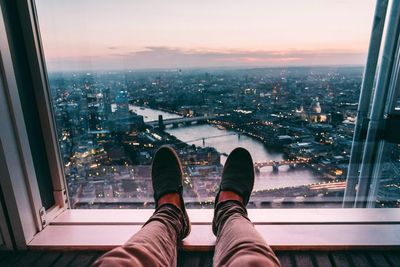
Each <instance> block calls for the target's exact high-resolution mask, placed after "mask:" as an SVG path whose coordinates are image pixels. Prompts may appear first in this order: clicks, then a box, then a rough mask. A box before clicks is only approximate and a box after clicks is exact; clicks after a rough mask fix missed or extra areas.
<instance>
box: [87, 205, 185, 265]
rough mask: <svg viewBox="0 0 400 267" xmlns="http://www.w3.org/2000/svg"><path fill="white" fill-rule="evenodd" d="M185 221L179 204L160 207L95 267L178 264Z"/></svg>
mask: <svg viewBox="0 0 400 267" xmlns="http://www.w3.org/2000/svg"><path fill="white" fill-rule="evenodd" d="M182 221H183V217H182V211H181V210H180V209H178V208H177V207H176V206H175V205H173V204H168V203H167V204H163V205H161V206H159V207H158V208H157V210H156V211H155V213H154V214H153V216H152V217H151V218H150V219H149V220H148V221H147V223H146V224H145V225H144V226H143V228H142V229H141V230H140V231H139V232H137V233H136V234H135V235H134V236H132V237H131V238H130V239H129V240H128V241H127V242H126V243H125V244H124V245H123V246H121V247H118V248H115V249H113V250H111V251H109V252H107V253H106V254H104V255H103V256H102V257H101V258H99V259H98V260H97V261H96V262H95V263H94V264H93V266H176V258H177V243H178V241H179V233H181V231H182V228H183V225H182Z"/></svg>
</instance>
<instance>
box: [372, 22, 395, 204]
mask: <svg viewBox="0 0 400 267" xmlns="http://www.w3.org/2000/svg"><path fill="white" fill-rule="evenodd" d="M398 24H399V25H398V32H397V34H398V35H400V22H398ZM397 38H398V39H397V52H396V56H395V63H394V67H393V71H392V79H391V82H390V85H389V92H388V98H387V101H386V107H385V114H384V116H385V117H387V118H390V117H391V116H390V115H392V114H393V113H394V112H395V106H396V100H397V95H398V94H399V92H400V37H399V36H398V37H397ZM387 149H388V143H387V141H385V140H381V141H379V143H378V149H377V153H376V154H377V156H376V159H375V164H374V167H373V171H372V175H371V184H370V189H369V193H368V196H367V208H374V207H375V203H376V197H377V195H378V191H379V185H380V180H381V175H382V169H383V164H384V156H385V151H388V150H387Z"/></svg>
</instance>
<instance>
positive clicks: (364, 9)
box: [36, 0, 375, 71]
mask: <svg viewBox="0 0 400 267" xmlns="http://www.w3.org/2000/svg"><path fill="white" fill-rule="evenodd" d="M374 2H375V1H367V2H366V1H359V0H354V1H311V0H309V1H302V2H301V3H299V2H295V3H293V2H291V1H280V2H278V3H277V2H273V1H257V0H253V1H250V2H249V1H246V2H244V1H234V2H232V1H225V0H224V1H218V2H215V1H202V2H201V3H200V2H194V1H185V2H180V1H168V3H165V2H162V1H156V0H154V1H146V2H135V1H133V2H132V1H118V3H119V5H117V4H115V2H113V3H110V2H107V1H95V3H94V2H93V1H91V0H87V1H57V2H54V1H48V0H37V1H36V5H37V11H38V18H39V26H40V30H41V36H42V42H43V47H44V53H45V57H46V62H47V65H48V69H49V71H66V70H72V71H74V70H105V69H147V68H203V67H247V66H250V67H264V66H265V67H270V66H304V65H362V64H364V62H365V55H366V51H367V48H368V42H369V34H370V30H371V25H372V19H373V10H374Z"/></svg>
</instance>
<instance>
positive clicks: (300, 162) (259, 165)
mask: <svg viewBox="0 0 400 267" xmlns="http://www.w3.org/2000/svg"><path fill="white" fill-rule="evenodd" d="M308 163H309V161H308V160H281V161H274V160H270V161H261V162H255V163H254V169H255V171H256V172H259V171H260V169H261V168H263V167H267V166H272V169H273V170H274V171H278V170H279V166H285V165H286V166H289V167H292V168H293V167H296V166H298V165H304V164H308Z"/></svg>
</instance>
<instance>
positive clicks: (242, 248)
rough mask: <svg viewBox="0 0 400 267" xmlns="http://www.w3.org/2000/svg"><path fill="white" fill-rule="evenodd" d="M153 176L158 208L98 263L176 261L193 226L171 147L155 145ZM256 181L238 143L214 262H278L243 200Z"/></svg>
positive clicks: (217, 221)
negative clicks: (135, 231) (253, 221)
mask: <svg viewBox="0 0 400 267" xmlns="http://www.w3.org/2000/svg"><path fill="white" fill-rule="evenodd" d="M152 180H153V189H154V198H155V202H156V211H155V212H154V214H153V215H152V216H151V217H150V219H149V220H148V221H147V222H146V223H145V225H144V226H143V228H142V229H141V230H140V231H139V232H138V233H136V234H135V235H134V236H132V237H131V238H130V239H129V240H128V242H126V243H125V244H124V245H123V246H121V247H118V248H115V249H113V250H111V251H110V252H108V253H106V254H105V255H103V256H102V257H101V258H100V259H98V260H97V261H96V262H95V263H94V266H176V261H177V251H178V249H177V248H178V245H179V243H180V241H181V240H182V239H183V238H185V237H186V236H187V235H188V234H189V232H190V221H189V218H188V216H187V213H186V209H185V204H184V202H183V198H182V168H181V165H180V162H179V159H178V157H177V155H176V153H175V152H174V150H173V149H172V148H169V147H162V148H160V149H159V150H158V151H157V153H156V155H155V157H154V161H153V166H152ZM253 183H254V170H253V162H252V159H251V156H250V154H249V153H248V151H247V150H245V149H243V148H237V149H235V150H234V151H233V152H232V153H231V154H230V155H229V157H228V159H227V161H226V163H225V167H224V171H223V174H222V179H221V184H220V189H219V192H218V194H217V197H216V199H215V209H214V218H213V223H212V228H213V232H214V234H215V235H216V236H217V242H216V246H215V253H214V266H280V263H279V261H278V259H277V257H276V256H275V254H274V252H273V251H272V250H271V248H270V247H269V246H268V245H267V244H266V242H265V241H264V239H263V238H262V237H261V236H260V235H259V233H258V232H257V231H256V230H255V229H254V226H253V224H252V223H251V221H250V220H249V218H248V217H247V210H246V208H245V206H246V205H247V203H248V201H249V197H250V194H251V191H252V189H253Z"/></svg>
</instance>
